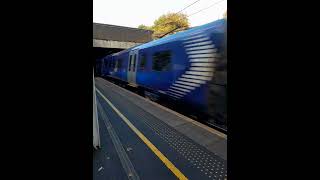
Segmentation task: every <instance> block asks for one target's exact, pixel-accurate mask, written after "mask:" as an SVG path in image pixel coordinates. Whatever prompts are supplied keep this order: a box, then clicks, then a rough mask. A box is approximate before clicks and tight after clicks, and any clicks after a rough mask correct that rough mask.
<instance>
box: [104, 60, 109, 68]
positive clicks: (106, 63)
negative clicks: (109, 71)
mask: <svg viewBox="0 0 320 180" xmlns="http://www.w3.org/2000/svg"><path fill="white" fill-rule="evenodd" d="M108 62H109V61H107V60H104V67H106V68H107V67H108V65H109V64H108Z"/></svg>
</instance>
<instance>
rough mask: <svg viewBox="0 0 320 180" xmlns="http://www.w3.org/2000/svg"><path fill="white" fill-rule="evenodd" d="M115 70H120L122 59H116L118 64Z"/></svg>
mask: <svg viewBox="0 0 320 180" xmlns="http://www.w3.org/2000/svg"><path fill="white" fill-rule="evenodd" d="M117 65H118V66H117V68H118V69H121V68H122V59H118V64H117Z"/></svg>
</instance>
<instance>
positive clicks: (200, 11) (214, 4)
mask: <svg viewBox="0 0 320 180" xmlns="http://www.w3.org/2000/svg"><path fill="white" fill-rule="evenodd" d="M222 1H225V0H220V1H218V2H215V3H214V4H211V5H210V6H208V7H206V8H203V9H201V10H199V11H197V12H195V13H192V14H190V15H187V17H190V16H193V15H195V14H198V13H199V12H201V11H204V10H207V9H209V8H211V7H213V6H214V5H216V4H218V3H221V2H222Z"/></svg>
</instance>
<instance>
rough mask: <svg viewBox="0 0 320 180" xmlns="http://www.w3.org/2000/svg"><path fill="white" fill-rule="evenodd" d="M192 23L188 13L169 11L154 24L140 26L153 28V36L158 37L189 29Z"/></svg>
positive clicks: (147, 28)
mask: <svg viewBox="0 0 320 180" xmlns="http://www.w3.org/2000/svg"><path fill="white" fill-rule="evenodd" d="M189 26H190V23H189V21H188V18H187V15H185V14H182V13H167V14H164V15H162V16H160V17H159V18H158V19H157V20H155V21H154V23H153V25H152V26H150V27H149V26H146V25H143V24H141V25H139V26H138V28H140V29H146V30H152V31H153V38H154V39H158V38H161V37H163V36H166V35H170V34H174V33H177V32H179V31H183V30H186V29H188V28H189Z"/></svg>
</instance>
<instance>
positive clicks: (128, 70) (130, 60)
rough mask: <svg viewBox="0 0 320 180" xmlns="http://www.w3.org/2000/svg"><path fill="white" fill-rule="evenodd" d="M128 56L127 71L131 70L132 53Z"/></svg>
mask: <svg viewBox="0 0 320 180" xmlns="http://www.w3.org/2000/svg"><path fill="white" fill-rule="evenodd" d="M129 57H130V59H129V65H128V66H129V70H128V71H131V61H132V55H130V56H129Z"/></svg>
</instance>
